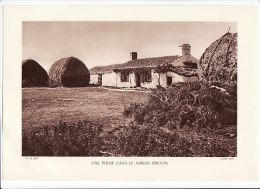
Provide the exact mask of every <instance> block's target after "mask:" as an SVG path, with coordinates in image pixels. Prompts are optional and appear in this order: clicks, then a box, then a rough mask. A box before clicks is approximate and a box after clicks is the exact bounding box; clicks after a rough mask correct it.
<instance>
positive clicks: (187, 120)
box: [123, 81, 237, 128]
mask: <svg viewBox="0 0 260 189" xmlns="http://www.w3.org/2000/svg"><path fill="white" fill-rule="evenodd" d="M236 106H237V89H236V85H235V84H234V85H232V84H224V83H218V82H201V81H198V82H182V83H175V84H173V85H172V86H171V87H169V88H166V89H161V88H158V89H153V90H152V91H151V93H150V95H149V100H148V102H147V103H146V104H130V106H128V107H125V110H124V112H123V115H124V116H126V117H131V118H132V119H133V120H134V121H137V122H139V123H140V124H148V125H156V126H159V127H161V126H168V127H172V128H179V127H182V126H184V125H190V126H195V127H216V126H219V125H225V124H234V125H236V108H237V107H236Z"/></svg>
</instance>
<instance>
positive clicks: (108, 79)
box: [102, 72, 117, 87]
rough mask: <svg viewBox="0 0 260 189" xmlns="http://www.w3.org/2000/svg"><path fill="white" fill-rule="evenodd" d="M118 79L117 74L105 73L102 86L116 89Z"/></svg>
mask: <svg viewBox="0 0 260 189" xmlns="http://www.w3.org/2000/svg"><path fill="white" fill-rule="evenodd" d="M116 79H117V78H116V73H115V72H110V73H104V74H102V86H111V87H116V82H117V81H116Z"/></svg>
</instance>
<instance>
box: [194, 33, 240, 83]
mask: <svg viewBox="0 0 260 189" xmlns="http://www.w3.org/2000/svg"><path fill="white" fill-rule="evenodd" d="M198 68H199V78H200V80H204V81H219V82H235V83H236V82H237V33H229V32H228V33H226V34H225V35H223V36H222V37H220V38H219V39H217V40H216V41H214V42H213V43H212V44H211V45H210V46H209V47H208V48H207V49H206V51H205V52H204V53H203V54H202V56H201V58H200V61H199V64H198Z"/></svg>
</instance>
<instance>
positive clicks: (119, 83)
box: [116, 72, 136, 87]
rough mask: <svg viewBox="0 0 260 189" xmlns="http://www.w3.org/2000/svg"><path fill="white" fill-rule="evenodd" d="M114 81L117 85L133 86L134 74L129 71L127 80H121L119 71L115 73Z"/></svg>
mask: <svg viewBox="0 0 260 189" xmlns="http://www.w3.org/2000/svg"><path fill="white" fill-rule="evenodd" d="M116 81H117V87H135V86H136V83H135V74H134V73H131V74H129V81H126V82H122V81H121V73H120V72H119V73H116Z"/></svg>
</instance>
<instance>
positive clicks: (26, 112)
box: [22, 87, 148, 130]
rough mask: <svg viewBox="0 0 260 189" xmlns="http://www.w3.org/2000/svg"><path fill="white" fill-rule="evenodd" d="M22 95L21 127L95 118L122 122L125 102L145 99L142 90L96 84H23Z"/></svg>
mask: <svg viewBox="0 0 260 189" xmlns="http://www.w3.org/2000/svg"><path fill="white" fill-rule="evenodd" d="M22 90H23V93H22V94H23V96H22V110H23V111H22V116H23V118H22V119H23V129H26V130H30V129H32V128H35V127H42V126H44V125H50V126H51V125H57V124H58V123H59V121H60V120H61V121H66V122H77V121H80V120H85V119H94V120H96V121H99V122H101V123H103V124H104V125H105V126H107V127H108V128H109V127H114V126H115V125H117V124H120V123H123V122H125V118H124V117H123V115H122V111H123V110H124V106H125V105H128V104H130V103H132V102H136V103H141V102H144V101H146V99H147V96H148V94H147V93H144V92H136V91H131V92H119V91H112V90H107V89H102V88H98V87H84V88H24V89H22Z"/></svg>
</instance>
